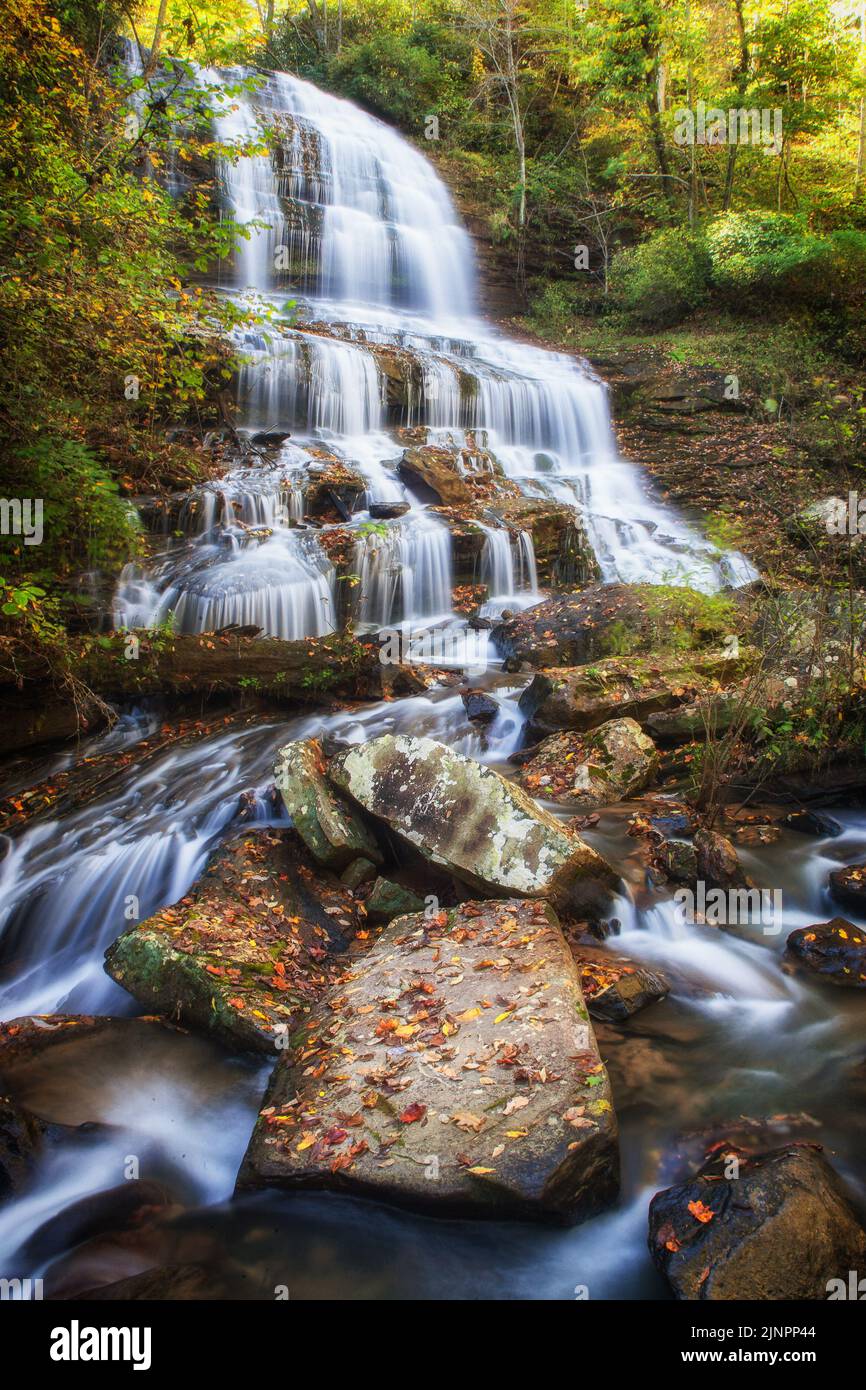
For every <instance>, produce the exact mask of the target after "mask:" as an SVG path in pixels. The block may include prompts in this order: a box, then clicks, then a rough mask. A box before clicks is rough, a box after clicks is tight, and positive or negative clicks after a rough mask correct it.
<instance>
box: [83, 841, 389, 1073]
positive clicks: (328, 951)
mask: <svg viewBox="0 0 866 1390" xmlns="http://www.w3.org/2000/svg"><path fill="white" fill-rule="evenodd" d="M362 920H363V919H362V916H361V913H360V909H359V906H358V904H357V903H356V902H355V899H354V897H353V896H352V894H351V893H350V892H349V891H348V890H347V889H346V888H345V887H344V885H343V884H341V883H340V882H339V880H338V879H336V878H331V877H330V876H329V875H326V874H322V873H321V872H320V871H319V870H317V869H316V868H315V866H313V865H312V863H311V861H310V859H309V856H308V855H307V854H306V852H305V850H304V848H303V846H302V845H301V844H300V842H299V841H298V839H297V837H296V836H295V835H294V834H292V833H291V832H285V831H273V830H269V831H260V832H256V833H248V834H244V835H241V836H238V837H237V838H236V839H234V840H232V841H230V842H229V843H228V844H226V845H225V846H224V847H223V848H221V849H220V850H218V851H217V852H216V853H215V854H214V855H213V856H212V859H211V862H210V864H209V865H208V868H207V870H206V872H205V873H204V874H203V875H202V878H201V879H200V880H199V882H198V884H197V885H196V886H195V888H194V889H193V890H192V892H191V893H190V894H189V895H188V896H187V897H185V898H183V899H182V900H181V901H180V902H179V903H176V904H175V905H173V906H171V907H167V908H163V909H162V910H161V911H160V912H157V913H155V914H154V916H153V917H150V918H148V920H147V921H145V922H142V923H141V924H140V925H139V926H136V927H133V928H132V929H131V930H130V931H128V932H124V934H123V935H122V936H120V937H118V939H117V940H116V941H115V942H114V943H113V945H111V946H109V948H108V951H107V952H106V969H107V971H108V973H109V974H110V975H111V977H112V979H114V980H116V981H117V983H118V984H120V985H122V986H123V987H124V989H127V990H129V992H130V994H132V995H134V996H135V998H136V999H138V1000H139V1001H140V1002H141V1003H142V1004H144V1005H145V1007H146V1008H148V1009H151V1010H153V1011H154V1012H158V1013H162V1014H165V1015H166V1016H167V1017H168V1018H171V1019H176V1020H178V1021H179V1022H181V1023H183V1024H184V1025H185V1026H186V1027H189V1028H192V1029H194V1030H195V1031H197V1032H201V1033H204V1034H208V1035H211V1036H214V1037H216V1038H218V1039H219V1040H220V1041H221V1042H223V1043H225V1044H226V1045H227V1046H229V1047H231V1048H233V1049H235V1050H238V1049H240V1050H241V1051H252V1052H265V1053H270V1054H271V1055H274V1054H275V1049H277V1048H278V1047H279V1046H281V1045H284V1044H285V1041H286V1039H287V1036H288V1035H290V1034H291V1033H292V1032H293V1030H294V1029H295V1028H296V1027H297V1024H298V1022H299V1021H300V1020H302V1019H303V1018H304V1017H305V1015H306V1012H307V1011H308V1010H309V1008H310V1007H311V1005H312V1003H313V1002H314V1001H315V1000H316V998H317V997H318V995H319V993H320V992H321V990H322V989H324V988H325V987H326V986H327V984H328V983H329V981H330V978H331V976H332V973H333V972H334V970H335V969H336V968H337V966H336V962H337V959H338V955H339V953H340V952H341V951H342V950H343V949H344V948H345V947H346V945H347V944H348V942H349V941H350V939H351V938H352V937H353V936H354V933H355V931H356V930H357V928H358V926H359V925H360V924H361V921H362Z"/></svg>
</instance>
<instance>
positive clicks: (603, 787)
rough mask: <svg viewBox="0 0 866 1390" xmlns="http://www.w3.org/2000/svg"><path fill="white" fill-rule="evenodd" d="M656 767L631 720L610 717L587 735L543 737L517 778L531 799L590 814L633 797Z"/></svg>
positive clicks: (644, 737) (652, 746)
mask: <svg viewBox="0 0 866 1390" xmlns="http://www.w3.org/2000/svg"><path fill="white" fill-rule="evenodd" d="M658 765H659V755H658V752H657V751H656V746H655V744H654V743H653V741H652V739H651V738H649V737H648V736H647V735H646V734H645V733H643V732H642V730H641V727H640V725H639V724H637V723H636V722H635V720H634V719H611V720H609V721H608V722H607V723H606V724H601V725H600V726H599V727H598V728H597V729H595V730H593V732H592V733H588V734H577V733H563V734H554V735H552V737H551V738H546V739H545V740H544V742H543V743H542V744H541V746H540V747H539V748H537V749H536V750H535V751H534V754H533V757H532V759H531V760H530V761H529V762H528V763H525V764H524V766H523V767H522V769H521V772H520V780H521V782H522V783H523V786H524V787H525V788H526V790H527V791H529V792H531V793H532V794H533V795H534V796H542V797H545V798H549V799H550V800H552V801H561V802H563V803H564V804H566V805H568V806H579V807H580V808H581V810H584V811H591V810H592V809H593V808H594V807H596V806H607V805H609V804H610V803H611V802H614V801H625V800H627V798H628V797H630V796H637V794H638V793H639V792H641V791H643V790H644V788H645V787H646V786H647V784H648V783H649V782H650V780H651V779H652V777H653V775H654V773H655V772H656V769H657V768H658Z"/></svg>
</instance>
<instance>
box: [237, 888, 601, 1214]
mask: <svg viewBox="0 0 866 1390" xmlns="http://www.w3.org/2000/svg"><path fill="white" fill-rule="evenodd" d="M305 1032H306V1037H305V1041H304V1043H303V1045H302V1046H301V1047H300V1048H299V1049H298V1052H297V1054H295V1055H294V1056H293V1055H292V1054H288V1053H287V1054H285V1055H284V1057H283V1058H281V1060H280V1062H279V1064H278V1066H277V1068H276V1071H275V1073H274V1076H273V1078H272V1082H271V1087H270V1090H269V1092H268V1094H267V1096H266V1099H265V1105H264V1107H263V1109H262V1112H261V1115H260V1118H259V1121H258V1124H257V1126H256V1129H255V1132H254V1135H253V1138H252V1141H251V1143H250V1147H249V1149H248V1151H247V1155H246V1158H245V1160H244V1163H243V1166H242V1168H241V1172H240V1176H239V1178H238V1186H239V1188H241V1189H245V1188H252V1187H260V1186H264V1185H269V1184H276V1185H279V1186H284V1187H289V1188H305V1187H328V1188H335V1189H338V1190H343V1191H348V1192H355V1193H358V1194H363V1195H367V1196H371V1197H377V1198H379V1199H381V1200H384V1201H389V1202H394V1203H398V1204H404V1205H411V1206H417V1207H421V1208H430V1209H432V1210H434V1211H435V1210H438V1212H439V1213H441V1214H444V1215H447V1214H450V1213H452V1212H454V1213H461V1214H465V1215H468V1216H485V1215H487V1216H497V1217H499V1216H535V1217H547V1218H551V1217H553V1218H567V1219H575V1218H577V1219H580V1218H583V1217H586V1216H589V1215H592V1214H593V1213H595V1212H596V1211H598V1210H599V1209H601V1208H602V1207H604V1206H606V1205H608V1204H609V1203H610V1202H611V1201H612V1200H613V1198H614V1197H615V1194H616V1191H617V1143H616V1121H615V1117H614V1113H613V1110H612V1107H611V1102H610V1091H609V1086H608V1081H607V1076H606V1073H605V1070H604V1067H603V1065H602V1063H601V1061H600V1058H599V1055H598V1050H597V1047H596V1043H595V1038H594V1036H593V1032H592V1028H591V1026H590V1023H589V1019H588V1015H587V1012H586V1008H585V1005H584V1002H583V996H582V993H581V988H580V981H579V977H578V973H577V969H576V966H575V964H574V961H573V959H572V956H571V953H570V951H569V948H568V946H567V944H566V942H565V939H564V937H563V935H562V932H561V931H560V928H559V925H558V923H557V920H556V917H555V915H554V913H553V912H552V910H551V909H550V908H549V907H548V906H547V904H544V903H527V902H525V901H505V902H500V903H496V904H493V903H464V904H463V905H462V906H461V907H460V908H458V909H455V910H453V911H452V912H449V913H447V914H446V913H440V914H439V915H438V916H437V917H435V918H432V919H428V918H426V917H425V916H424V915H423V914H420V913H419V914H417V915H415V916H408V917H400V918H397V919H396V920H395V921H393V922H392V923H391V924H390V926H389V927H387V928H386V929H385V930H384V932H383V933H382V935H381V937H380V938H379V940H378V941H377V942H376V944H375V946H374V947H373V948H372V949H371V951H370V952H369V954H368V955H367V956H365V957H364V958H363V959H362V960H361V961H360V962H358V963H357V964H356V965H355V966H354V968H353V969H352V970H351V971H350V972H349V973H347V975H346V976H345V978H344V979H343V980H342V981H340V982H339V983H338V984H335V985H334V987H333V989H332V990H331V991H330V993H329V994H327V995H326V996H325V997H324V998H323V999H322V1001H321V1003H320V1004H319V1006H318V1007H317V1008H316V1009H315V1011H314V1013H313V1014H312V1016H311V1018H310V1020H309V1023H308V1025H307V1026H306V1030H305Z"/></svg>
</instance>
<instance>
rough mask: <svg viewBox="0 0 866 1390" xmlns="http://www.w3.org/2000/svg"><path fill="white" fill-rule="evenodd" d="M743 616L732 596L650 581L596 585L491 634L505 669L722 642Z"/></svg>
mask: <svg viewBox="0 0 866 1390" xmlns="http://www.w3.org/2000/svg"><path fill="white" fill-rule="evenodd" d="M743 622H744V619H743V616H742V614H741V613H740V612H739V610H738V608H737V606H736V604H735V603H734V602H733V600H730V599H728V598H726V597H724V596H721V595H713V596H707V595H705V594H700V593H697V592H696V591H695V590H693V589H685V588H667V587H664V586H657V585H653V584H594V585H592V586H591V587H590V588H588V589H584V590H583V591H582V592H579V593H572V594H561V595H558V596H557V597H555V598H551V599H547V600H546V601H545V602H544V603H540V604H538V605H536V607H534V608H528V609H526V611H525V612H523V613H519V614H517V615H515V616H512V617H510V618H507V619H505V620H504V621H502V622H501V623H498V624H497V625H496V626H495V627H494V628H493V630H492V633H491V636H492V639H493V642H494V645H495V646H496V648H497V650H498V651H499V653H500V655H501V656H502V657H503V658H504V660H505V664H506V668H507V669H509V670H517V669H518V668H519V667H520V666H522V665H524V664H526V665H528V666H534V667H536V668H539V669H545V668H547V667H551V666H578V665H583V664H584V663H586V662H588V661H594V660H596V659H600V658H605V657H612V656H639V655H646V654H649V653H652V654H653V655H656V654H658V653H669V654H674V653H676V652H681V653H683V654H685V653H686V652H688V651H692V650H694V651H698V650H701V649H705V648H707V647H709V646H723V645H724V641H725V638H726V637H728V636H729V635H736V634H737V633H738V631H739V628H740V626H742V625H743Z"/></svg>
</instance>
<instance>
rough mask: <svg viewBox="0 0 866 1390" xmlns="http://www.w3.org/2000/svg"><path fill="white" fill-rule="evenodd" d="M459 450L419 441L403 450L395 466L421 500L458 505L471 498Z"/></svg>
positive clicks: (473, 496)
mask: <svg viewBox="0 0 866 1390" xmlns="http://www.w3.org/2000/svg"><path fill="white" fill-rule="evenodd" d="M466 472H467V469H466V466H465V463H464V460H463V458H462V453H461V451H460V450H459V449H448V448H444V447H442V446H441V445H438V444H420V445H416V446H413V447H412V448H409V449H406V450H405V451H404V453H403V457H402V458H401V460H400V463H399V465H398V467H397V474H398V476H399V478H400V480H401V481H402V482H403V483H405V484H406V486H407V487H408V488H409V489H410V490H411V491H412V492H414V493H415V495H416V496H417V497H418V498H419V500H420V501H422V502H436V503H440V504H442V505H444V506H448V507H450V506H460V505H461V504H465V503H471V502H473V501H474V498H475V494H474V492H473V490H472V488H471V487H470V485H469V482H468V481H467V478H466Z"/></svg>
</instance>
